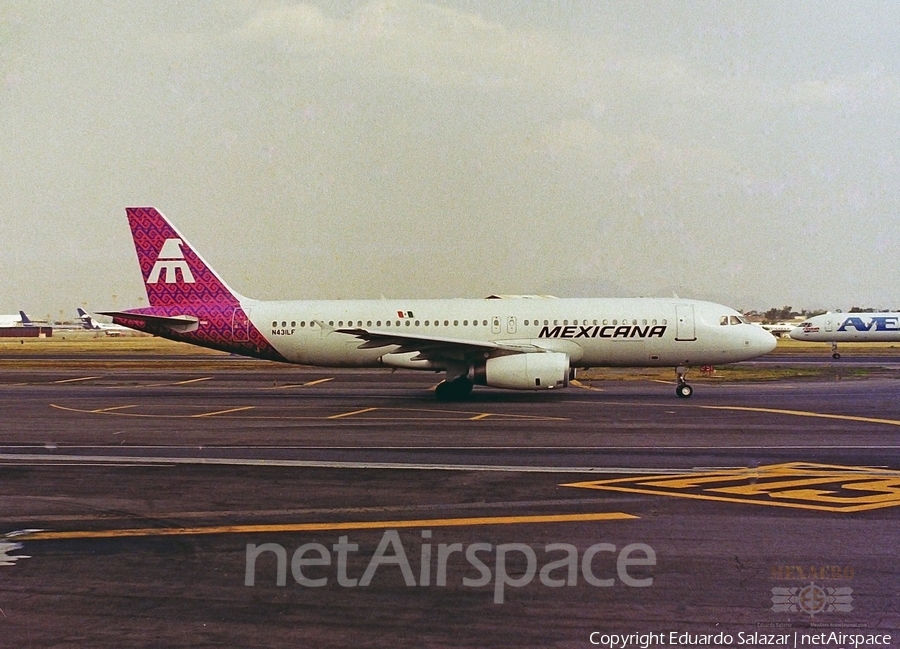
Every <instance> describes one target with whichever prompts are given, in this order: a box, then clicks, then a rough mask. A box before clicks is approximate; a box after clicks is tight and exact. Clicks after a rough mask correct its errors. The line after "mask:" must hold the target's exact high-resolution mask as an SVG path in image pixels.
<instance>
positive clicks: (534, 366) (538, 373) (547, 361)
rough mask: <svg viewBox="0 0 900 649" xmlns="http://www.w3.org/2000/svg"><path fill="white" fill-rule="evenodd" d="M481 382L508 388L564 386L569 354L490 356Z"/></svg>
mask: <svg viewBox="0 0 900 649" xmlns="http://www.w3.org/2000/svg"><path fill="white" fill-rule="evenodd" d="M478 378H479V379H480V378H482V377H480V376H479V377H478ZM478 382H479V383H483V384H484V385H489V386H491V387H494V388H506V389H509V390H552V389H554V388H564V387H566V386H567V385H569V357H568V355H567V354H560V353H558V352H545V353H533V354H512V355H509V356H497V357H496V358H489V359H488V360H487V362H486V363H485V364H484V376H483V381H478Z"/></svg>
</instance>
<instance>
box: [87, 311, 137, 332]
mask: <svg viewBox="0 0 900 649" xmlns="http://www.w3.org/2000/svg"><path fill="white" fill-rule="evenodd" d="M78 319H79V320H81V326H82V327H84V328H85V329H90V330H91V331H102V332H103V333H105V334H106V335H107V336H119V335H122V334H125V333H128V332H130V331H131V329H129V328H128V327H123V326H122V325H117V324H110V323H107V322H97V321H96V320H94V318H93V317H92V316H91V314H90V313H88V312H87V311H85V310H84V309H82V308H81V307H78Z"/></svg>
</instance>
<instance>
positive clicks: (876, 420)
mask: <svg viewBox="0 0 900 649" xmlns="http://www.w3.org/2000/svg"><path fill="white" fill-rule="evenodd" d="M697 407H698V408H706V409H707V410H738V411H741V412H767V413H771V414H774V415H793V416H794V417H819V418H822V419H843V420H845V421H862V422H866V423H870V424H888V425H889V426H900V420H897V419H880V418H877V417H858V416H856V415H834V414H830V413H827V412H810V411H807V410H782V409H780V408H751V407H749V406H697Z"/></svg>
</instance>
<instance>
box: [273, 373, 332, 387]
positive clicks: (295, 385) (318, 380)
mask: <svg viewBox="0 0 900 649" xmlns="http://www.w3.org/2000/svg"><path fill="white" fill-rule="evenodd" d="M328 381H334V377H333V376H332V377H329V378H327V379H316V380H315V381H307V382H306V383H285V384H284V385H276V386H274V387H271V388H262V389H263V390H287V389H288V388H308V387H309V386H311V385H319V384H320V383H327V382H328Z"/></svg>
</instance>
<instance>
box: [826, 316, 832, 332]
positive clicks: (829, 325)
mask: <svg viewBox="0 0 900 649" xmlns="http://www.w3.org/2000/svg"><path fill="white" fill-rule="evenodd" d="M833 330H834V322H833V321H832V319H831V318H830V317H828V318H825V331H833Z"/></svg>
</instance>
